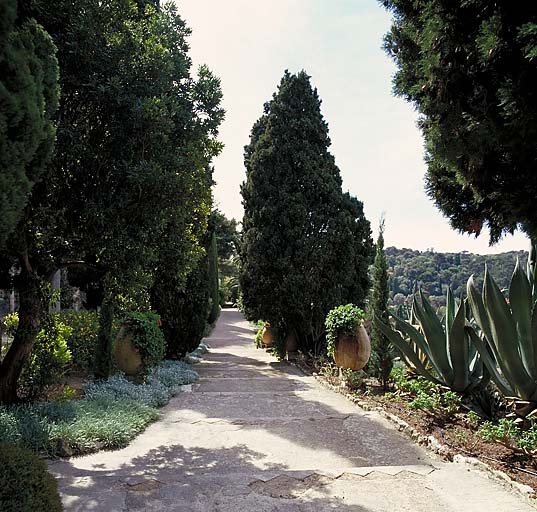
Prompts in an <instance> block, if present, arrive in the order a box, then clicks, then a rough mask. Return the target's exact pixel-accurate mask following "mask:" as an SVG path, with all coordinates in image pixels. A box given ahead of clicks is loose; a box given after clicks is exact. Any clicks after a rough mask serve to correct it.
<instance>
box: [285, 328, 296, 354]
mask: <svg viewBox="0 0 537 512" xmlns="http://www.w3.org/2000/svg"><path fill="white" fill-rule="evenodd" d="M285 350H286V351H287V352H296V351H297V350H298V340H297V339H296V336H295V333H294V332H291V333H289V334H288V335H287V338H286V339H285Z"/></svg>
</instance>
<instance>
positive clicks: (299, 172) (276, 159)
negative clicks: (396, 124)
mask: <svg viewBox="0 0 537 512" xmlns="http://www.w3.org/2000/svg"><path fill="white" fill-rule="evenodd" d="M320 106H321V101H320V99H319V96H318V94H317V91H316V90H315V89H313V88H312V86H311V84H310V77H309V76H308V75H307V74H306V73H305V72H303V71H302V72H300V73H298V74H297V75H292V74H290V73H289V72H287V71H286V72H285V74H284V76H283V78H282V80H281V82H280V85H279V88H278V91H277V92H276V93H275V94H274V96H273V99H272V101H270V102H268V103H267V104H266V105H265V109H264V115H263V116H262V117H261V118H260V119H259V120H258V121H257V122H256V123H255V124H254V126H253V128H252V133H251V140H250V144H249V145H248V146H246V148H245V166H246V182H245V183H243V185H242V188H241V192H242V196H243V204H244V210H245V213H244V219H243V237H242V244H241V248H240V258H241V273H240V283H241V288H242V292H243V305H244V309H245V313H246V315H247V316H248V317H249V318H252V319H263V320H267V321H269V322H270V323H271V325H272V326H273V327H275V328H276V329H277V330H278V331H279V336H280V337H284V336H285V335H286V334H287V333H289V332H294V333H295V335H296V336H297V339H298V340H299V343H300V344H301V346H302V348H303V349H311V350H314V351H318V350H320V348H321V347H320V344H321V343H322V340H323V336H324V320H325V317H326V314H327V313H328V311H329V310H330V309H332V308H333V307H334V306H337V305H339V304H342V303H344V302H346V301H348V294H349V289H350V288H351V287H350V284H349V276H354V275H356V268H355V264H356V261H357V260H356V258H355V254H356V252H357V251H355V237H354V231H353V222H357V221H356V218H354V220H352V215H351V213H350V211H351V208H349V201H346V200H345V197H344V195H343V194H342V191H341V177H340V173H339V169H338V167H337V166H336V164H335V160H334V157H333V156H332V155H331V154H330V152H329V150H328V148H329V146H330V138H329V136H328V126H327V123H326V122H325V120H324V118H323V116H322V114H321V110H320ZM354 206H357V205H356V204H354ZM358 221H359V222H361V223H365V224H364V226H365V227H364V231H365V232H366V231H367V229H368V223H367V221H366V220H365V218H364V217H363V214H362V216H358ZM366 238H367V237H366Z"/></svg>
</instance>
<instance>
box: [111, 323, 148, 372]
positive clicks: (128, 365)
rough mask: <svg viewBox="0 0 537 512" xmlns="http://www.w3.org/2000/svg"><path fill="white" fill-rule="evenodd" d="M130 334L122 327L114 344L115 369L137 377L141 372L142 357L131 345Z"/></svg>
mask: <svg viewBox="0 0 537 512" xmlns="http://www.w3.org/2000/svg"><path fill="white" fill-rule="evenodd" d="M132 338H133V336H132V333H130V332H129V330H128V328H126V327H122V328H121V329H120V330H119V332H118V334H117V336H116V340H115V342H114V356H115V359H116V363H117V367H118V368H119V369H120V370H121V371H122V372H123V373H125V375H131V376H132V375H138V374H139V373H140V372H141V371H142V370H143V367H144V365H143V362H142V356H140V352H139V351H138V350H137V349H136V347H135V346H134V345H133V343H132Z"/></svg>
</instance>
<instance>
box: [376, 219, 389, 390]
mask: <svg viewBox="0 0 537 512" xmlns="http://www.w3.org/2000/svg"><path fill="white" fill-rule="evenodd" d="M371 295H372V296H371V309H372V312H373V314H374V315H375V316H377V317H378V318H379V319H381V320H382V321H383V322H385V323H388V322H389V318H388V298H389V283H388V261H387V259H386V253H385V252H384V217H382V219H381V221H380V225H379V236H378V238H377V247H376V254H375V262H374V264H373V289H372V294H371ZM371 341H372V345H373V352H374V356H373V358H372V360H373V361H372V362H373V364H374V365H375V368H374V371H375V373H376V374H377V375H378V377H379V378H380V381H381V382H382V386H383V388H384V389H387V388H388V381H389V378H390V372H391V371H392V368H393V357H392V348H391V344H390V341H389V340H388V338H386V336H384V334H382V332H381V331H379V329H377V328H376V327H375V322H373V327H372V332H371Z"/></svg>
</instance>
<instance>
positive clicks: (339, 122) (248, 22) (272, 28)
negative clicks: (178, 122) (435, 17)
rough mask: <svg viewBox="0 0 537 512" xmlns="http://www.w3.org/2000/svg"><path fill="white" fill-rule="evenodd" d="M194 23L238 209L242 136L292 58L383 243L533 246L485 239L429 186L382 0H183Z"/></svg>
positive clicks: (224, 204)
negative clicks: (388, 44)
mask: <svg viewBox="0 0 537 512" xmlns="http://www.w3.org/2000/svg"><path fill="white" fill-rule="evenodd" d="M176 3H177V5H178V6H179V13H180V14H181V16H182V17H183V18H184V19H185V20H186V22H187V24H188V26H189V27H190V28H191V29H192V36H191V38H190V46H191V51H190V56H191V57H192V59H193V61H194V64H195V65H196V66H197V65H199V64H207V65H208V66H209V67H210V69H211V70H212V71H213V72H214V73H215V74H216V75H217V76H218V77H220V79H221V81H222V90H223V94H224V102H223V103H224V108H225V109H226V111H227V114H226V120H225V121H224V123H223V125H222V127H221V130H220V140H221V141H222V142H223V143H224V144H225V148H224V151H223V152H222V154H221V155H220V156H219V157H218V158H217V159H216V160H215V162H214V166H215V174H214V179H215V181H216V187H215V191H214V195H215V200H216V204H217V206H218V207H219V208H220V209H221V210H222V211H223V212H224V213H225V214H226V216H228V217H234V218H236V219H237V220H241V219H242V204H241V196H240V190H239V188H240V184H241V183H242V182H243V181H244V178H245V174H244V165H243V148H244V146H245V145H246V144H247V143H248V141H249V136H250V129H251V127H252V125H253V123H254V122H255V121H256V120H257V119H258V118H259V117H260V116H261V114H262V111H263V104H264V103H265V102H266V101H268V100H270V99H271V97H272V94H273V93H274V92H275V90H276V87H277V85H278V83H279V82H280V79H281V77H282V75H283V72H284V70H285V69H289V71H290V72H298V71H300V70H302V69H304V70H305V71H306V72H307V73H308V74H309V75H311V77H312V83H313V85H314V86H315V87H317V89H318V92H319V96H320V97H321V99H322V101H323V103H322V112H323V115H324V117H325V119H326V120H327V122H328V125H329V129H330V137H331V140H332V146H331V148H330V151H331V152H332V154H333V155H334V156H335V158H336V162H337V164H338V166H339V168H340V170H341V175H342V178H343V189H344V190H345V191H347V190H348V191H350V193H351V194H353V195H355V196H357V197H358V198H359V199H360V200H361V201H363V203H364V210H365V214H366V217H367V218H368V219H369V220H370V222H371V225H372V228H373V232H374V236H376V233H377V224H378V221H379V217H380V215H381V213H382V212H385V213H386V232H385V239H386V246H390V245H394V246H396V247H400V248H401V247H409V248H412V249H419V250H425V249H427V248H430V247H433V248H434V249H435V250H436V251H445V252H457V251H462V250H467V251H470V252H475V253H480V254H486V253H492V252H503V251H510V250H519V249H527V246H528V242H527V239H526V237H525V236H523V235H522V234H516V235H515V236H508V237H506V238H505V239H504V240H503V241H502V242H500V243H499V244H497V245H496V246H494V247H492V248H490V247H488V234H487V233H485V232H484V233H483V234H482V235H481V236H480V237H479V238H478V239H475V238H474V237H469V236H467V235H460V234H458V233H457V232H455V231H453V230H452V229H451V228H450V226H449V223H448V221H447V220H446V219H445V218H444V217H443V216H442V215H441V213H440V212H439V211H438V210H437V209H436V208H435V206H434V204H433V203H432V201H430V200H429V199H428V198H427V196H426V194H425V191H424V187H423V177H424V174H425V164H424V162H423V140H422V137H421V134H420V132H419V130H418V129H417V127H416V118H417V116H416V112H415V111H414V110H413V108H412V106H411V105H410V104H408V103H406V102H405V101H403V100H402V99H400V98H395V97H394V96H393V95H392V93H391V88H392V84H391V81H392V76H393V74H394V73H395V65H394V64H393V63H392V61H391V60H390V59H389V58H388V57H387V56H386V54H385V53H384V51H383V49H382V48H381V46H382V38H383V35H384V34H385V33H386V32H387V30H388V28H389V26H390V16H389V14H388V13H387V12H386V11H384V9H383V8H382V7H381V6H380V4H378V2H377V1H376V0H271V1H269V2H260V1H253V0H226V1H221V0H176Z"/></svg>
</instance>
